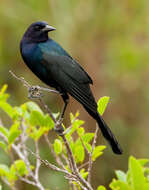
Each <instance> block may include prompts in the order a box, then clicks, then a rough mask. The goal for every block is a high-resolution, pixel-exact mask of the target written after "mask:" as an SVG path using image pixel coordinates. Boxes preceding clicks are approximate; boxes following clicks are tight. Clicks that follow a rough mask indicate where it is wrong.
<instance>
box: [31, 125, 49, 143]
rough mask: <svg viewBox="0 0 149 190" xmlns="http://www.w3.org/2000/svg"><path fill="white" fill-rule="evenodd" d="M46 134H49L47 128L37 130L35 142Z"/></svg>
mask: <svg viewBox="0 0 149 190" xmlns="http://www.w3.org/2000/svg"><path fill="white" fill-rule="evenodd" d="M45 132H47V128H46V127H40V128H39V129H37V130H36V133H34V140H38V139H39V138H40V137H41V136H42V135H43V134H44V133H45Z"/></svg>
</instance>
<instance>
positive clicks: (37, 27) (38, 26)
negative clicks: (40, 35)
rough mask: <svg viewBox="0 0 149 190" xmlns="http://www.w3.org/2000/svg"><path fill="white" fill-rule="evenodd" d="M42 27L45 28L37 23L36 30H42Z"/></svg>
mask: <svg viewBox="0 0 149 190" xmlns="http://www.w3.org/2000/svg"><path fill="white" fill-rule="evenodd" d="M42 28H43V26H40V25H36V26H35V29H36V30H41V29H42Z"/></svg>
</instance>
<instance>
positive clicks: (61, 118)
mask: <svg viewBox="0 0 149 190" xmlns="http://www.w3.org/2000/svg"><path fill="white" fill-rule="evenodd" d="M61 96H62V98H63V100H64V107H63V109H62V112H61V114H60V116H59V119H58V121H57V123H56V126H59V125H61V123H62V121H63V118H64V114H65V111H66V108H67V105H68V103H69V96H68V95H67V94H66V93H65V94H62V95H61Z"/></svg>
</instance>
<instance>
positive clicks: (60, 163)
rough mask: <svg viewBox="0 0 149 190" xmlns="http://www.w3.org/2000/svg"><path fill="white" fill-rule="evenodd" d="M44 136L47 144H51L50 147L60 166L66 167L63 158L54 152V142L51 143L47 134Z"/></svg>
mask: <svg viewBox="0 0 149 190" xmlns="http://www.w3.org/2000/svg"><path fill="white" fill-rule="evenodd" d="M44 138H45V140H46V142H47V144H48V146H49V149H50V150H51V152H52V154H53V156H54V157H55V160H56V162H57V164H58V165H59V166H60V167H62V168H63V169H65V166H64V164H63V162H62V160H61V159H60V157H59V156H57V154H56V153H55V152H54V150H53V146H52V144H51V143H50V141H49V139H48V136H47V134H45V135H44Z"/></svg>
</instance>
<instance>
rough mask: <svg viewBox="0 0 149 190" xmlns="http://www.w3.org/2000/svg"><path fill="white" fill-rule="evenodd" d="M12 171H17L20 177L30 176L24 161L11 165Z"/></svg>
mask: <svg viewBox="0 0 149 190" xmlns="http://www.w3.org/2000/svg"><path fill="white" fill-rule="evenodd" d="M11 169H12V170H13V169H14V170H15V171H17V173H18V174H19V175H20V176H24V175H28V170H27V167H26V165H25V163H24V161H23V160H16V161H15V162H14V164H12V165H11Z"/></svg>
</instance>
